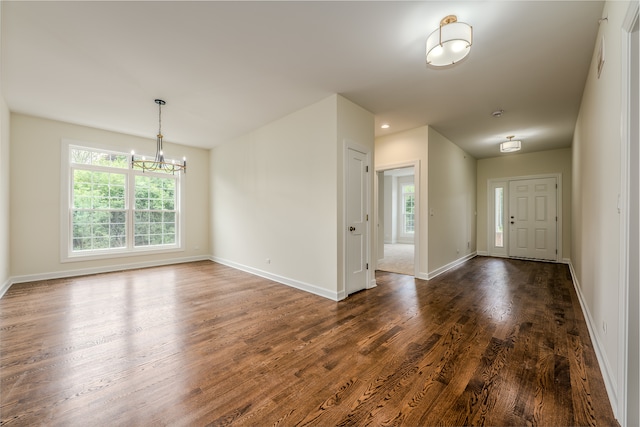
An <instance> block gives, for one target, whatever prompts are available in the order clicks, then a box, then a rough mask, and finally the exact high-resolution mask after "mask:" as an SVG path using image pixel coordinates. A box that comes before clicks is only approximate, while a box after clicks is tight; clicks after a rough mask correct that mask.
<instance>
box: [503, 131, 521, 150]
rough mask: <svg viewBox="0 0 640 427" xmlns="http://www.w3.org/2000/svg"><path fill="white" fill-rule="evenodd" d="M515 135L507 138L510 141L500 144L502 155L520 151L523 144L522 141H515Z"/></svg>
mask: <svg viewBox="0 0 640 427" xmlns="http://www.w3.org/2000/svg"><path fill="white" fill-rule="evenodd" d="M513 137H514V136H513V135H510V136H508V137H507V139H508V141H505V142H503V143H502V144H500V152H501V153H513V152H514V151H519V150H520V146H521V144H522V142H521V141H513Z"/></svg>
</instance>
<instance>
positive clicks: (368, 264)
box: [367, 251, 557, 270]
mask: <svg viewBox="0 0 640 427" xmlns="http://www.w3.org/2000/svg"><path fill="white" fill-rule="evenodd" d="M556 252H557V251H556ZM368 269H369V263H367V270H368Z"/></svg>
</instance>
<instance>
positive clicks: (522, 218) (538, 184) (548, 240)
mask: <svg viewBox="0 0 640 427" xmlns="http://www.w3.org/2000/svg"><path fill="white" fill-rule="evenodd" d="M556 194H557V182H556V178H536V179H523V180H516V181H509V217H508V222H509V256H512V257H518V258H533V259H543V260H550V261H557V259H558V254H557V249H558V248H557V227H558V216H557V215H558V213H557V201H556V200H557V196H556Z"/></svg>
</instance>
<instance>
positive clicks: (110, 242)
mask: <svg viewBox="0 0 640 427" xmlns="http://www.w3.org/2000/svg"><path fill="white" fill-rule="evenodd" d="M70 155H71V163H72V167H73V169H72V175H71V178H72V200H71V204H72V207H71V222H72V224H71V226H72V231H71V234H72V240H73V244H72V248H73V251H74V252H78V251H92V250H105V249H119V248H121V249H124V248H127V246H128V244H132V246H133V247H152V246H158V245H173V244H175V243H176V236H177V228H176V224H177V222H176V220H177V192H176V190H177V189H176V185H177V179H176V178H175V177H174V176H167V177H164V176H155V175H153V174H144V175H142V174H140V173H139V172H135V171H133V170H132V169H130V168H129V157H128V156H127V155H124V154H119V153H106V152H101V151H95V150H91V149H84V148H72V149H71V150H70ZM123 169H124V170H123ZM130 193H133V197H132V200H131V202H129V201H128V197H129V196H128V195H129V194H130ZM130 203H131V204H132V208H131V209H129V204H130ZM130 223H131V224H132V227H131V228H132V233H133V234H132V240H131V242H129V240H128V234H129V232H128V227H129V226H128V224H130Z"/></svg>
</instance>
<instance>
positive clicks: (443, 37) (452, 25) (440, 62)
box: [427, 15, 473, 67]
mask: <svg viewBox="0 0 640 427" xmlns="http://www.w3.org/2000/svg"><path fill="white" fill-rule="evenodd" d="M472 39H473V27H471V25H469V24H465V23H464V22H458V18H457V17H456V16H455V15H449V16H447V17H445V18H443V19H442V21H440V28H438V29H437V30H435V31H434V32H433V33H431V35H430V36H429V38H428V39H427V65H430V66H432V67H445V66H447V65H453V64H455V63H456V62H459V61H461V60H462V59H463V58H464V57H466V56H467V55H468V54H469V51H470V50H471V44H472Z"/></svg>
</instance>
